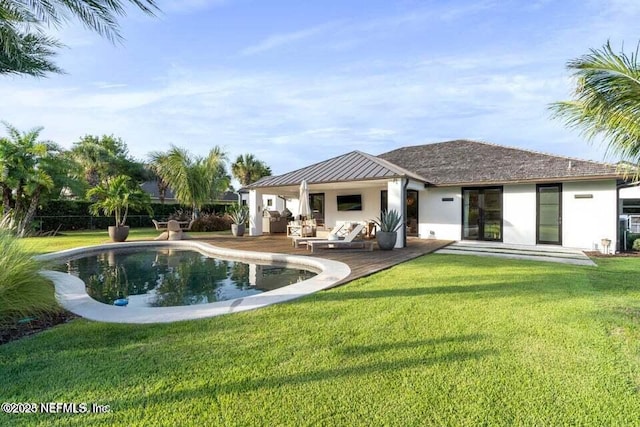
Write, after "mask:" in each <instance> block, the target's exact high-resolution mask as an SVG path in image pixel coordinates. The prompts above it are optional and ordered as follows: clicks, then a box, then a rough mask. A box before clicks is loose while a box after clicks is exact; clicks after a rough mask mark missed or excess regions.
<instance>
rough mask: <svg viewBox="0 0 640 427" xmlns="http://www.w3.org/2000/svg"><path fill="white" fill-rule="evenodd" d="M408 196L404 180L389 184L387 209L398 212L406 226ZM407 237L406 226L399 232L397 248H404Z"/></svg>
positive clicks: (396, 180)
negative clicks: (405, 205) (405, 215)
mask: <svg viewBox="0 0 640 427" xmlns="http://www.w3.org/2000/svg"><path fill="white" fill-rule="evenodd" d="M405 198H406V195H405V189H404V179H394V180H393V181H389V182H388V183H387V209H388V210H396V211H397V212H398V213H399V214H400V216H401V217H402V223H403V224H405V223H406V222H407V219H406V218H405V217H404V214H405V212H404V211H405V210H404V208H403V207H404V204H405V203H406V201H405ZM405 236H406V225H403V226H402V227H401V228H400V229H399V230H398V237H397V239H396V246H395V247H396V248H403V247H404V241H405V240H404V239H405Z"/></svg>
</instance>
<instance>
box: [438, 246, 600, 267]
mask: <svg viewBox="0 0 640 427" xmlns="http://www.w3.org/2000/svg"><path fill="white" fill-rule="evenodd" d="M436 253H439V254H457V255H479V256H494V257H501V258H513V259H527V260H532V261H547V262H558V263H562V264H573V265H590V266H596V264H595V263H594V262H593V261H592V260H591V259H590V258H589V257H588V256H586V255H585V254H584V252H582V251H581V250H578V249H569V248H563V247H560V246H528V245H511V244H505V243H498V242H475V241H461V242H455V243H452V244H451V245H449V246H447V247H445V248H442V249H439V250H437V251H436Z"/></svg>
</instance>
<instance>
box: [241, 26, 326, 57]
mask: <svg viewBox="0 0 640 427" xmlns="http://www.w3.org/2000/svg"><path fill="white" fill-rule="evenodd" d="M335 26H336V23H335V22H328V23H325V24H321V25H317V26H315V27H311V28H307V29H304V30H299V31H293V32H289V33H282V34H273V35H271V36H269V37H267V38H265V39H264V40H261V41H260V42H258V43H256V44H254V45H253V46H249V47H246V48H244V49H242V51H241V52H240V54H241V55H255V54H257V53H262V52H266V51H269V50H272V49H276V48H280V47H283V46H287V45H290V44H294V43H297V42H300V41H302V40H305V39H308V38H311V37H315V36H318V35H321V34H323V33H325V32H326V31H328V30H329V29H331V28H333V27H335Z"/></svg>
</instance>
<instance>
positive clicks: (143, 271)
mask: <svg viewBox="0 0 640 427" xmlns="http://www.w3.org/2000/svg"><path fill="white" fill-rule="evenodd" d="M56 270H58V271H65V272H68V273H70V274H73V275H74V276H77V277H79V278H80V279H81V280H82V281H83V282H84V283H85V285H86V288H87V293H88V294H89V296H90V297H91V298H93V299H95V300H96V301H99V302H101V303H104V304H115V305H126V306H128V307H174V306H185V305H198V304H208V303H212V302H217V301H225V300H231V299H236V298H243V297H247V296H251V295H257V294H260V293H263V292H268V291H272V290H274V289H278V288H281V287H283V286H288V285H291V284H293V283H297V282H301V281H303V280H307V279H310V278H311V277H313V276H315V275H316V272H312V271H309V270H308V269H302V268H289V267H287V266H285V265H281V264H258V263H247V262H242V261H232V260H226V259H220V258H214V257H211V256H208V255H205V254H202V253H200V252H198V251H194V250H187V249H174V248H124V249H112V250H107V251H101V252H99V253H97V254H89V255H83V256H81V257H77V258H72V259H70V260H66V261H65V262H64V264H61V265H60V266H59V267H58V268H56Z"/></svg>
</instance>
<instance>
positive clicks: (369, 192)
mask: <svg viewBox="0 0 640 427" xmlns="http://www.w3.org/2000/svg"><path fill="white" fill-rule="evenodd" d="M380 190H383V188H375V187H369V188H361V189H352V190H331V191H323V193H324V224H325V227H327V228H333V227H334V226H335V225H336V222H337V221H354V222H358V221H368V220H371V219H375V218H378V217H379V216H380ZM351 194H361V195H362V210H361V211H340V212H338V200H337V196H338V195H341V196H345V195H351Z"/></svg>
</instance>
